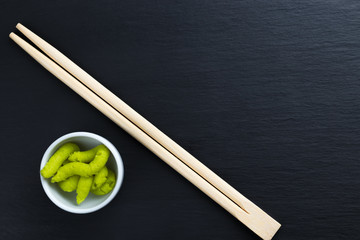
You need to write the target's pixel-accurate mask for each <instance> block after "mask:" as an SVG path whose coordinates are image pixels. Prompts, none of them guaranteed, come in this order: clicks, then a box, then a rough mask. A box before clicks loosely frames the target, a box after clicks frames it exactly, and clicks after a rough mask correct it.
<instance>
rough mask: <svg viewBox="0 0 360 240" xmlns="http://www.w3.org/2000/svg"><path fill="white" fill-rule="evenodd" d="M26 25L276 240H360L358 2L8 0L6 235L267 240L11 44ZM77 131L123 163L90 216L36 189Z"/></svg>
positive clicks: (4, 4) (2, 224)
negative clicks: (168, 141) (61, 141)
mask: <svg viewBox="0 0 360 240" xmlns="http://www.w3.org/2000/svg"><path fill="white" fill-rule="evenodd" d="M17 22H21V23H23V24H24V25H25V26H27V27H29V28H30V29H32V30H33V31H34V32H36V33H37V34H39V35H40V36H42V37H43V38H44V39H46V40H47V41H49V42H50V43H51V44H53V45H54V46H55V47H57V48H58V49H59V50H60V51H62V52H63V53H65V54H66V55H68V56H69V57H70V58H71V59H72V60H74V61H75V62H76V63H78V64H79V65H80V66H82V67H83V68H84V69H85V70H87V71H88V72H89V73H90V74H92V75H93V76H94V77H95V78H96V79H98V80H99V81H100V82H101V83H103V84H104V85H105V86H107V87H108V88H109V89H110V90H112V91H113V92H114V93H115V94H117V95H118V96H119V97H120V98H122V99H123V100H124V101H125V102H127V103H128V104H129V105H130V106H132V107H133V108H134V109H136V110H137V111H138V112H139V113H141V114H142V115H143V116H145V117H146V118H147V119H148V120H150V121H151V122H152V123H154V124H155V125H156V126H158V127H159V128H160V129H161V130H163V131H164V132H165V133H167V134H168V135H169V136H170V137H172V138H173V139H174V140H175V141H177V142H178V143H179V144H180V145H182V146H183V147H184V148H185V149H187V150H189V151H190V152H191V153H192V154H193V155H194V156H196V157H197V158H198V159H200V160H201V161H202V162H203V163H205V164H206V165H207V166H209V167H210V168H211V169H213V170H214V171H215V172H217V173H218V174H219V175H220V176H222V177H223V178H224V179H225V180H226V181H228V182H229V183H230V184H231V185H233V186H234V187H235V188H236V189H238V190H239V191H240V192H241V193H242V194H244V195H245V196H246V197H248V198H249V199H250V200H252V201H253V202H255V203H256V204H257V205H258V206H260V207H261V208H262V209H264V210H265V211H266V212H267V213H269V214H270V215H271V216H273V217H274V218H275V219H277V220H278V221H279V222H280V223H281V224H282V228H281V229H280V231H279V232H278V233H277V235H276V236H275V238H274V239H295V240H296V239H359V235H360V230H359V223H360V206H359V198H360V191H359V190H360V178H359V174H360V164H359V159H360V148H359V147H360V79H359V78H360V73H359V64H360V41H359V39H360V2H358V1H356V0H348V1H346V0H345V1H336V0H331V1H328V0H310V1H279V0H274V1H250V0H247V1H212V0H211V1H194V0H192V1H188V0H184V1H162V0H158V1H115V0H102V1H83V0H77V1H59V0H55V1H18V0H14V1H4V0H2V1H0V33H1V34H0V52H1V55H0V70H1V80H0V81H1V88H0V91H1V92H0V98H1V99H0V100H1V118H0V119H1V120H0V121H1V122H0V123H1V124H0V126H1V135H0V139H1V144H2V151H1V160H0V163H1V181H0V189H1V197H0V211H1V213H0V238H1V239H39V238H40V239H43V238H45V237H46V238H51V239H258V237H257V236H256V235H255V234H253V233H252V232H251V231H250V230H248V229H247V228H246V227H245V226H244V225H242V224H241V223H239V222H238V221H237V220H236V219H235V218H233V217H232V216H231V215H230V214H228V213H227V212H226V211H225V210H223V209H222V208H221V207H219V206H218V205H216V204H215V203H214V202H213V201H212V200H211V199H209V198H208V197H207V196H205V195H204V194H203V193H201V192H200V191H199V190H197V189H196V188H195V187H194V186H192V185H191V184H190V183H189V182H187V181H186V180H185V179H183V178H182V177H181V176H180V175H178V174H177V173H176V172H174V171H173V170H172V169H171V168H170V167H168V166H167V165H166V164H165V163H163V162H162V161H161V160H159V159H158V158H157V157H156V156H155V155H153V154H152V153H151V152H150V151H148V150H147V149H146V148H145V147H143V146H142V145H141V144H139V143H138V142H137V141H135V140H134V139H133V138H131V137H130V136H129V135H127V134H126V133H125V132H124V131H123V130H121V129H120V128H118V127H117V126H116V125H115V124H114V123H112V122H111V121H110V120H109V119H107V118H106V117H105V116H103V115H102V114H101V113H99V112H98V111H97V110H96V109H95V108H93V107H92V106H90V105H89V104H88V103H87V102H85V100H83V99H81V98H80V97H79V96H78V95H76V94H75V93H74V92H72V91H71V90H70V89H68V88H67V87H66V86H65V85H64V84H62V83H61V82H60V81H59V80H57V79H55V78H54V77H53V76H52V75H51V74H50V73H48V72H47V71H46V70H44V69H43V68H42V67H40V65H39V64H37V63H36V62H35V61H34V60H32V58H31V57H29V56H28V55H27V54H26V53H25V52H23V51H22V50H21V49H20V48H19V47H18V46H16V45H15V43H13V42H12V41H11V40H10V39H9V38H8V34H9V33H10V32H11V31H14V29H15V25H16V23H17ZM74 131H89V132H94V133H97V134H100V135H102V136H104V137H105V138H107V139H109V140H110V141H111V142H112V143H113V144H114V145H116V146H117V147H118V149H119V150H120V152H121V155H122V157H123V160H124V164H125V178H124V183H123V186H122V188H121V191H120V192H119V194H118V195H117V197H116V198H115V199H114V200H113V201H112V202H111V204H110V205H108V206H107V207H105V208H104V209H102V210H101V211H98V212H96V213H93V214H88V215H74V214H70V213H67V212H64V211H62V210H61V209H59V208H57V207H56V206H55V205H54V204H53V203H52V202H51V201H50V200H49V199H48V198H47V196H46V195H45V193H44V191H43V189H42V188H41V185H40V180H39V172H38V171H39V164H40V160H41V157H42V154H43V153H44V151H45V150H46V148H47V147H48V146H49V145H50V144H51V142H52V141H54V140H55V139H56V138H58V137H60V136H62V135H64V134H66V133H69V132H74Z"/></svg>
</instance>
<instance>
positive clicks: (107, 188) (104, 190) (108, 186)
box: [91, 169, 116, 195]
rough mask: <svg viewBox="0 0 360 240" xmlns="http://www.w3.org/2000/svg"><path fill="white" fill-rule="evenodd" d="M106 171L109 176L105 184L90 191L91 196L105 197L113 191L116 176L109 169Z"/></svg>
mask: <svg viewBox="0 0 360 240" xmlns="http://www.w3.org/2000/svg"><path fill="white" fill-rule="evenodd" d="M108 171H109V175H108V176H107V179H106V182H105V183H104V184H103V185H101V186H100V187H99V188H97V189H95V190H94V189H91V192H92V193H93V194H95V195H105V194H108V193H109V192H111V190H113V189H114V187H115V183H116V176H115V173H114V172H113V171H111V170H110V169H109V170H108Z"/></svg>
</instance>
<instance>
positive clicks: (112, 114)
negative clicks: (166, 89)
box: [10, 24, 280, 239]
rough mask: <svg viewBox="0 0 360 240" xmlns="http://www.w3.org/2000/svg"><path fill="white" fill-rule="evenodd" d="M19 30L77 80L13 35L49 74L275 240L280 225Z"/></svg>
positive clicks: (64, 59) (38, 40)
mask: <svg viewBox="0 0 360 240" xmlns="http://www.w3.org/2000/svg"><path fill="white" fill-rule="evenodd" d="M17 28H18V29H19V30H20V31H21V32H22V33H23V34H24V35H25V36H27V37H28V38H29V39H30V40H31V41H32V42H34V43H35V45H37V46H38V47H39V48H40V49H42V50H43V51H44V52H45V53H46V54H48V55H49V56H50V57H51V58H52V59H53V60H54V61H55V62H56V63H57V64H59V65H60V66H62V67H63V68H65V69H66V70H67V71H68V72H70V73H71V74H72V75H73V76H75V77H76V78H77V79H75V78H74V77H73V76H71V75H70V74H69V73H67V72H66V71H65V70H63V69H62V68H61V67H59V66H58V65H57V64H56V63H54V62H53V61H52V60H50V59H49V58H48V57H46V56H45V55H44V54H42V53H41V52H39V51H38V50H36V49H35V48H34V47H32V46H31V45H30V44H28V43H27V42H25V41H24V40H22V39H21V38H20V37H18V36H17V35H15V34H14V33H11V34H10V37H11V38H12V39H13V40H14V41H15V42H16V43H17V44H18V45H19V46H21V47H22V48H23V49H24V50H25V51H27V52H28V53H29V54H30V55H31V56H32V57H33V58H34V59H35V60H36V61H38V62H39V63H40V64H41V65H43V66H44V67H45V68H46V69H47V70H48V71H50V72H51V73H52V74H54V75H55V76H56V77H58V78H59V79H60V80H61V81H63V82H64V83H65V84H66V85H68V86H69V87H70V88H72V89H73V90H74V91H75V92H77V93H78V94H79V95H80V96H82V97H83V98H84V99H85V100H87V101H88V102H89V103H90V104H92V105H93V106H94V107H96V108H97V109H98V110H100V111H101V112H102V113H103V114H104V115H106V116H108V117H109V118H110V119H111V120H113V121H114V122H115V123H116V124H117V125H119V126H120V127H121V128H123V129H124V130H125V131H126V132H128V133H129V134H130V135H132V136H133V137H134V138H136V139H137V140H138V141H139V142H141V143H142V144H143V145H145V146H146V147H147V148H148V149H149V150H151V151H152V152H153V153H155V154H156V155H157V156H158V157H159V158H161V159H162V160H163V161H165V162H166V163H167V164H168V165H170V166H171V167H172V168H174V169H175V170H176V171H178V172H179V173H180V174H181V175H183V176H184V177H185V178H186V179H188V180H189V181H190V182H192V183H193V184H194V185H195V186H197V187H198V188H199V189H200V190H202V191H203V192H204V193H205V194H207V195H208V196H209V197H210V198H212V199H213V200H214V201H215V202H217V203H218V204H219V205H221V206H222V207H223V208H225V209H226V210H227V211H228V212H230V213H231V214H232V215H234V216H235V217H236V218H237V219H239V220H240V221H241V222H243V223H244V224H245V225H246V226H248V227H249V228H250V229H252V230H253V231H254V232H255V233H256V234H258V235H259V236H260V237H262V238H263V239H271V238H272V236H273V235H274V234H275V233H276V231H277V230H278V229H279V227H280V224H279V223H278V222H276V221H275V220H274V219H272V218H271V217H270V216H269V215H267V214H266V213H265V212H263V211H262V210H261V209H260V208H259V207H257V206H256V205H255V204H253V203H252V202H250V201H249V200H248V199H247V198H245V197H244V196H243V195H241V194H240V193H239V192H238V191H236V190H235V189H234V188H232V187H231V186H230V185H229V184H228V183H226V182H225V181H224V180H222V179H221V178H220V177H218V176H217V175H216V174H215V173H213V172H212V171H211V170H210V169H208V168H207V167H206V166H205V165H203V164H202V163H201V162H200V161H198V160H197V159H196V158H194V157H193V156H192V155H190V154H189V153H188V152H187V151H185V150H184V149H183V148H181V147H180V146H179V145H178V144H176V143H175V142H174V141H173V140H171V139H170V138H169V137H167V136H166V135H165V134H164V133H162V132H161V131H160V130H158V129H157V128H156V127H154V126H153V125H152V124H151V123H149V122H148V121H147V120H146V119H145V118H143V117H142V116H141V115H140V114H138V113H137V112H136V111H134V110H133V109H132V108H130V107H129V106H128V105H127V104H125V103H124V102H123V101H122V100H120V99H119V98H118V97H117V96H116V95H114V94H113V93H111V92H110V91H109V90H108V89H106V88H105V87H104V86H102V85H101V84H100V83H99V82H97V81H96V80H95V79H93V78H92V77H91V76H90V75H89V74H87V73H86V72H85V71H84V70H82V69H81V68H80V67H78V66H77V65H76V64H74V63H73V62H72V61H71V60H70V59H68V58H67V57H65V56H64V55H63V54H62V53H60V52H59V51H58V50H56V49H55V48H54V47H52V46H51V45H49V44H48V43H46V42H45V41H44V40H42V39H41V38H40V37H38V36H37V35H35V34H34V33H33V32H31V31H30V30H29V29H27V28H25V27H24V26H22V25H21V24H18V25H17ZM78 80H80V81H81V82H82V83H80V82H79V81H78ZM84 85H85V86H84ZM89 88H90V89H91V90H90V89H89ZM94 92H95V93H96V94H95V93H94Z"/></svg>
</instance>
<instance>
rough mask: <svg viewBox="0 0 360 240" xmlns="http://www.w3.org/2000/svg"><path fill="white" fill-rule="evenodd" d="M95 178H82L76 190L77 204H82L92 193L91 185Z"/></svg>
mask: <svg viewBox="0 0 360 240" xmlns="http://www.w3.org/2000/svg"><path fill="white" fill-rule="evenodd" d="M93 179H94V177H80V179H79V183H78V185H77V189H76V193H77V196H76V202H77V204H80V203H82V202H83V201H84V200H85V198H86V197H87V195H88V194H89V192H90V189H91V185H92V182H93Z"/></svg>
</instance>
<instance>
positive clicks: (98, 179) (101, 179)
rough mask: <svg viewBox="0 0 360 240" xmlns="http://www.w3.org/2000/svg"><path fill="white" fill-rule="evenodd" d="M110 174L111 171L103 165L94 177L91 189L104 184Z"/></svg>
mask: <svg viewBox="0 0 360 240" xmlns="http://www.w3.org/2000/svg"><path fill="white" fill-rule="evenodd" d="M108 174H109V171H108V169H107V167H106V166H105V167H103V168H102V169H101V170H100V171H99V172H98V173H97V174H96V175H95V177H94V181H93V184H92V186H91V190H95V189H97V188H99V187H100V186H101V185H103V184H104V183H105V182H106V180H107V176H108Z"/></svg>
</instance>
